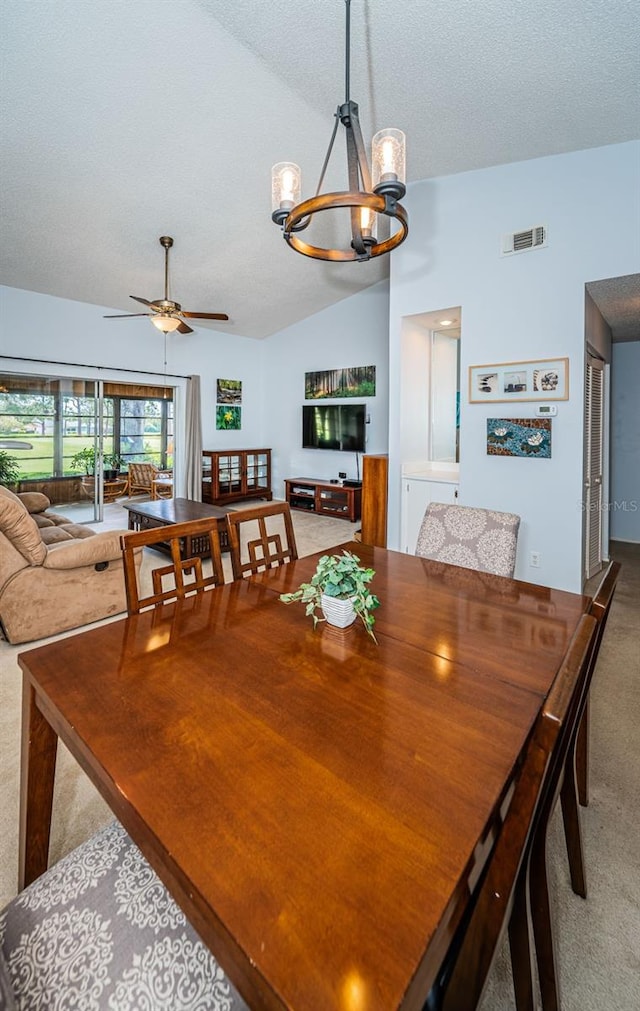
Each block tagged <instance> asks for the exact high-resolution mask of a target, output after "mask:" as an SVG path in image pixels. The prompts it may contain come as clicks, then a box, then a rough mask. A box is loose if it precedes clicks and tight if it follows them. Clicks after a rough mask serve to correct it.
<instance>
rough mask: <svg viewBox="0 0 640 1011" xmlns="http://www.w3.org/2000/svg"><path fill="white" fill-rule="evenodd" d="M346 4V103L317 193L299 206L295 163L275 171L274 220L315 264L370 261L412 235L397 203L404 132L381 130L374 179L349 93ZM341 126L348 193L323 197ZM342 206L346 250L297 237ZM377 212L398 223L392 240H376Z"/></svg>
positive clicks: (375, 150) (401, 191)
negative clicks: (347, 229) (347, 224)
mask: <svg viewBox="0 0 640 1011" xmlns="http://www.w3.org/2000/svg"><path fill="white" fill-rule="evenodd" d="M345 5H346V56H345V101H344V103H343V104H342V105H339V106H338V109H337V112H336V113H335V123H334V126H333V133H332V134H331V140H330V141H329V148H328V150H327V153H326V155H325V159H324V164H323V166H322V171H321V173H320V181H319V182H318V188H317V190H316V195H315V196H314V197H311V198H310V199H309V200H304V201H302V203H300V193H301V189H302V179H301V172H300V168H299V166H298V165H295V164H294V163H293V162H278V164H277V165H274V166H273V168H272V170H271V204H272V213H271V218H272V220H273V221H275V223H276V224H277V225H281V226H282V233H283V235H284V237H285V239H286V241H287V242H288V243H289V245H290V246H291V247H292V248H293V249H295V250H296V251H297V252H298V253H302V254H303V255H304V256H312V257H314V258H315V259H317V260H370V259H371V257H372V256H381V255H382V254H383V253H389V252H391V250H392V249H395V247H396V246H399V245H400V243H401V242H404V240H405V239H406V237H407V235H408V233H409V225H408V220H407V212H406V211H405V209H404V207H402V205H401V204H399V203H398V200H399V199H400V198H401V197H403V196H404V194H405V192H406V187H405V183H404V180H405V136H404V133H403V132H402V130H394V129H387V130H379V131H378V133H376V135H375V136H374V138H373V141H372V145H371V147H372V153H371V164H372V169H373V180H372V175H371V172H370V171H369V164H368V162H367V154H366V151H365V147H364V142H363V139H362V131H361V129H360V121H359V119H358V106H357V103H356V102H352V101H351V98H350V95H349V67H350V56H351V40H350V34H351V0H345ZM339 123H342V125H343V126H344V128H345V133H346V145H347V171H348V183H349V189H348V190H345V191H340V192H337V193H325V194H321V189H322V184H323V182H324V177H325V173H326V171H327V166H328V164H329V159H330V157H331V152H332V150H333V144H334V141H335V139H336V134H337V131H338V124H339ZM372 181H373V185H372ZM343 207H346V208H349V210H350V218H351V235H350V241H349V246H348V248H345V249H326V248H323V247H322V246H314V245H311V244H310V243H308V242H305V241H304V240H303V239H301V238H299V236H298V233H299V232H302V231H303V230H304V229H305V228H308V226H309V225H310V224H311V221H312V219H313V216H314V215H315V214H317V213H318V212H319V211H326V210H334V209H336V208H343ZM378 214H385V215H386V216H387V217H389V218H393V219H395V221H396V222H397V223H398V225H399V227H398V228H397V229H396V231H395V232H394V233H393V234H392V235H391V236H390V237H389V238H387V239H385V240H383V241H381V242H379V241H378V240H377V239H376V230H377V215H378Z"/></svg>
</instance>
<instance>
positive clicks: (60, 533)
mask: <svg viewBox="0 0 640 1011" xmlns="http://www.w3.org/2000/svg"><path fill="white" fill-rule="evenodd" d="M40 536H41V537H42V540H43V542H44V543H45V544H46V545H47V547H49V545H50V544H61V543H62V542H63V541H72V540H73V535H72V534H70V533H67V528H66V526H64V527H56V526H54V525H53V523H50V524H49V526H48V527H40Z"/></svg>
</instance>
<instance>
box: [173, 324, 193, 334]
mask: <svg viewBox="0 0 640 1011" xmlns="http://www.w3.org/2000/svg"><path fill="white" fill-rule="evenodd" d="M176 329H177V330H178V332H179V333H193V330H192V329H191V327H190V326H187V324H186V323H181V324H180V326H179V327H177V328H176Z"/></svg>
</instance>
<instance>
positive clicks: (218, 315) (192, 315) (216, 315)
mask: <svg viewBox="0 0 640 1011" xmlns="http://www.w3.org/2000/svg"><path fill="white" fill-rule="evenodd" d="M180 315H181V316H186V317H187V319H229V317H228V316H227V314H226V313H225V312H185V311H184V309H182V310H181V312H180Z"/></svg>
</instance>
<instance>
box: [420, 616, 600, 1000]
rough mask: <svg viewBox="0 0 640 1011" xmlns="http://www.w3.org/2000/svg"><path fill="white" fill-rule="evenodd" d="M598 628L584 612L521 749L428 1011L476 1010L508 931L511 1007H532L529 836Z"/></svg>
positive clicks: (578, 692) (431, 994)
mask: <svg viewBox="0 0 640 1011" xmlns="http://www.w3.org/2000/svg"><path fill="white" fill-rule="evenodd" d="M595 631H596V621H595V619H594V618H593V617H592V616H590V615H586V614H585V615H583V616H582V618H581V619H580V623H579V625H578V627H577V629H576V632H575V634H574V637H573V639H572V641H571V644H570V646H569V649H568V651H567V654H566V656H565V659H564V661H563V663H562V666H561V668H560V670H559V672H558V674H557V676H556V679H555V681H554V684H553V687H552V689H551V691H550V692H549V695H548V696H547V699H546V700H545V702H544V704H543V707H542V710H541V712H540V715H539V717H538V719H537V720H536V723H535V725H534V728H533V731H532V733H531V735H530V737H529V741H528V743H527V745H526V747H525V749H524V752H523V758H522V761H521V763H520V765H519V769H518V771H517V773H516V775H515V777H514V781H513V784H512V790H511V799H510V801H509V802H508V807H507V809H506V812H505V814H504V817H503V819H502V821H501V822H500V821H499V823H498V826H497V828H496V830H495V836H496V838H495V842H494V844H493V848H492V850H491V853H490V855H489V857H488V859H487V860H486V863H485V865H484V868H483V871H482V873H481V875H480V878H479V881H478V883H477V885H476V887H475V889H474V891H473V895H472V896H471V898H470V900H469V903H468V907H467V910H466V913H465V916H464V917H463V919H462V921H461V923H460V924H459V925H458V927H457V929H456V931H455V933H454V935H453V939H452V941H451V943H450V946H449V950H448V952H447V954H446V956H445V958H444V961H443V964H442V967H441V969H440V971H439V973H438V977H437V979H436V982H435V983H434V985H433V987H432V989H431V991H430V993H429V996H428V999H427V1002H426V1005H425V1011H473V1009H474V1008H476V1007H477V1006H478V1004H479V1003H480V1001H481V999H482V995H483V992H484V990H485V987H486V983H487V980H488V977H489V973H490V970H491V967H492V965H493V962H494V959H495V956H496V954H497V952H498V950H499V947H500V942H501V940H502V938H503V936H504V934H505V932H506V931H507V930H508V932H509V942H510V948H511V963H512V969H513V979H514V991H515V996H516V1006H517V1008H518V1011H533V1008H534V986H535V984H534V975H533V965H532V951H531V943H530V933H529V921H528V917H527V891H526V884H527V875H528V869H529V865H528V857H529V853H530V842H531V839H532V837H533V834H534V832H535V826H536V820H537V815H538V811H539V809H540V805H541V804H542V803H543V801H544V798H545V795H546V791H547V788H548V783H549V779H550V777H552V776H553V773H554V769H555V768H556V766H557V762H558V760H559V755H558V749H559V747H560V746H561V742H562V741H563V738H564V737H565V736H566V734H567V733H568V730H569V728H570V727H571V725H572V720H573V718H574V716H575V713H576V709H577V701H578V699H579V697H580V694H581V692H582V689H583V686H584V682H585V679H586V676H587V670H588V664H589V659H590V655H591V650H592V645H593V640H594V636H595Z"/></svg>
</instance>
